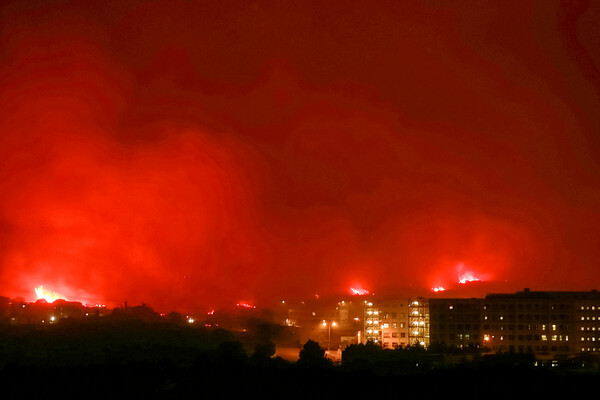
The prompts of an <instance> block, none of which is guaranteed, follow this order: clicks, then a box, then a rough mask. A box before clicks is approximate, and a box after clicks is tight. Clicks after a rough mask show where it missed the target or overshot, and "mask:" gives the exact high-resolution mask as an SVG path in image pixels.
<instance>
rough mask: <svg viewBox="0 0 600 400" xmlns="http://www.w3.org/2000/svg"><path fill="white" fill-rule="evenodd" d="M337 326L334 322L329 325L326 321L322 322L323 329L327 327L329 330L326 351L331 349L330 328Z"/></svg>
mask: <svg viewBox="0 0 600 400" xmlns="http://www.w3.org/2000/svg"><path fill="white" fill-rule="evenodd" d="M336 325H337V323H336V322H335V321H332V322H331V323H327V321H325V320H323V327H328V328H329V329H328V330H329V338H328V341H327V350H329V349H330V347H331V327H332V326H333V327H335V326H336Z"/></svg>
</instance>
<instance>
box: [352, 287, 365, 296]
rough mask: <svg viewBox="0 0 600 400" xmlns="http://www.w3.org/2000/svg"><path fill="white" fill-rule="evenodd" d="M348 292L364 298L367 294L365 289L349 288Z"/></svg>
mask: <svg viewBox="0 0 600 400" xmlns="http://www.w3.org/2000/svg"><path fill="white" fill-rule="evenodd" d="M350 291H351V292H352V293H353V294H355V295H357V296H364V295H367V294H369V291H368V290H366V289H357V288H350Z"/></svg>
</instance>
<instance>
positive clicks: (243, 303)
mask: <svg viewBox="0 0 600 400" xmlns="http://www.w3.org/2000/svg"><path fill="white" fill-rule="evenodd" d="M236 306H238V307H244V308H256V306H253V305H252V304H250V303H246V302H241V303H237V304H236Z"/></svg>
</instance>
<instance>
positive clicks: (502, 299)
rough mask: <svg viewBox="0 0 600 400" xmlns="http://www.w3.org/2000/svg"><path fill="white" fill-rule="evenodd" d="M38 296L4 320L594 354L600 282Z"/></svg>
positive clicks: (325, 343) (288, 349) (332, 342)
mask: <svg viewBox="0 0 600 400" xmlns="http://www.w3.org/2000/svg"><path fill="white" fill-rule="evenodd" d="M44 293H45V292H43V291H42V290H41V288H38V291H37V295H38V300H37V301H35V302H29V303H28V302H25V301H23V300H22V299H12V300H11V299H9V298H7V297H1V298H0V300H1V301H0V318H1V320H2V325H3V326H4V327H8V329H11V328H12V329H17V327H21V326H31V325H53V324H60V323H61V322H64V321H69V320H85V319H90V320H92V319H95V320H98V319H100V320H101V319H102V318H107V317H115V316H120V317H130V318H137V319H143V320H147V321H162V320H164V321H174V320H178V321H181V322H182V323H185V324H189V325H190V326H192V325H194V326H198V327H202V328H203V329H212V328H221V329H226V330H230V331H234V332H241V333H243V332H247V331H248V330H251V329H252V326H253V325H252V324H253V322H252V321H254V325H255V321H256V320H264V321H268V322H269V323H273V324H276V325H278V326H279V327H280V328H281V329H282V331H283V332H284V334H283V335H281V337H280V338H279V340H278V343H277V353H278V355H279V356H282V357H283V358H290V359H293V358H294V357H296V356H297V354H298V352H299V350H300V348H301V347H302V344H304V343H306V342H307V341H309V340H312V341H315V342H317V343H319V344H320V345H321V346H322V347H323V348H324V349H326V355H327V357H328V358H330V359H332V360H333V361H341V357H342V352H343V351H344V349H346V348H347V347H348V346H350V345H353V344H361V343H365V344H366V343H372V344H375V345H377V346H380V347H381V348H383V349H401V348H408V347H411V346H419V347H422V348H424V349H430V350H432V351H437V350H440V351H441V352H443V351H446V352H447V351H449V350H451V349H455V350H462V351H467V353H469V350H470V351H472V354H501V353H520V354H529V355H533V356H535V358H536V359H537V360H539V361H542V362H549V363H558V362H560V361H561V360H569V359H573V358H577V357H582V356H586V357H589V356H591V357H595V358H600V293H599V292H598V291H597V290H591V291H587V292H579V291H532V290H529V289H524V290H523V291H518V292H514V293H491V294H488V295H486V296H485V297H481V298H443V297H439V295H438V294H436V295H435V297H406V296H402V295H398V296H391V297H390V296H385V297H383V296H377V295H374V294H371V293H369V292H368V291H366V290H362V289H361V290H351V292H350V293H352V294H349V295H348V297H347V298H345V299H343V300H339V299H325V298H321V297H318V296H315V297H314V298H312V299H310V300H305V301H281V302H280V303H279V304H276V305H275V306H273V307H269V308H260V307H256V306H254V305H252V304H249V303H245V302H240V303H237V304H234V305H232V306H231V307H230V308H229V309H220V310H209V311H208V312H206V313H204V314H202V315H181V314H178V313H176V312H171V313H167V314H164V313H162V314H161V313H158V312H155V311H154V310H153V309H152V308H151V307H150V306H148V305H145V304H142V305H140V306H128V305H127V304H126V303H125V304H124V305H122V306H120V307H115V308H108V307H106V306H105V305H98V304H95V305H86V304H83V303H81V302H77V301H67V300H64V299H60V298H54V297H52V296H50V295H47V293H46V294H44Z"/></svg>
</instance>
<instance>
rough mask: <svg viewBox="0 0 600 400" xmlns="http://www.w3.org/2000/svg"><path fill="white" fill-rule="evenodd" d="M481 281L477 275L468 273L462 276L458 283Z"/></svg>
mask: <svg viewBox="0 0 600 400" xmlns="http://www.w3.org/2000/svg"><path fill="white" fill-rule="evenodd" d="M480 280H481V279H479V278H478V277H476V276H475V275H473V274H471V273H468V272H467V273H464V274H462V275H461V276H460V277H459V279H458V283H467V282H477V281H480Z"/></svg>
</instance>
